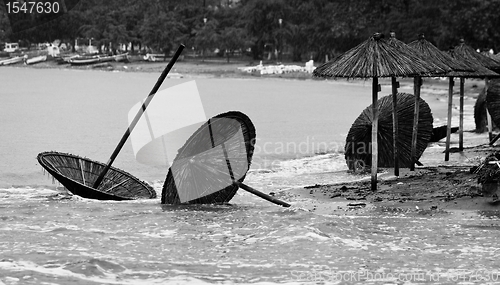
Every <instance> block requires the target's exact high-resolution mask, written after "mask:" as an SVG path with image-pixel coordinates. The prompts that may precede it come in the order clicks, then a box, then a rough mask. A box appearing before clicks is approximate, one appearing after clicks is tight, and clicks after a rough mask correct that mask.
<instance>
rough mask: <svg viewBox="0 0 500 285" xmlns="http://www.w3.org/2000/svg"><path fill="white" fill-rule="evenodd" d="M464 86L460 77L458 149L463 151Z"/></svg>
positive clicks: (463, 81) (463, 79)
mask: <svg viewBox="0 0 500 285" xmlns="http://www.w3.org/2000/svg"><path fill="white" fill-rule="evenodd" d="M464 84H465V78H463V77H460V119H459V120H460V121H459V125H458V149H459V150H460V151H463V150H464Z"/></svg>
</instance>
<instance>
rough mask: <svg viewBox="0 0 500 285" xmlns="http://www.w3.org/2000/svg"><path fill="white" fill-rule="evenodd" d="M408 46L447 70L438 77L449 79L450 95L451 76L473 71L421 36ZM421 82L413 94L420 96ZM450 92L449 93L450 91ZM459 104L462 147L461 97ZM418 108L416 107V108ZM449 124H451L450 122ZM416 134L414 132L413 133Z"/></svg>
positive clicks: (461, 142) (448, 129)
mask: <svg viewBox="0 0 500 285" xmlns="http://www.w3.org/2000/svg"><path fill="white" fill-rule="evenodd" d="M408 46H410V47H412V48H413V49H415V50H417V51H419V52H420V53H421V54H423V55H424V56H425V57H426V58H427V59H429V60H430V61H432V62H434V63H435V64H436V65H438V66H440V67H441V68H443V69H447V70H449V71H448V72H447V73H445V74H439V76H447V77H448V78H449V92H451V93H450V94H453V84H454V82H453V76H459V74H463V72H472V71H474V69H473V68H472V67H470V66H469V65H467V64H466V63H465V62H463V61H459V60H457V59H455V58H453V57H452V56H451V55H449V54H448V53H445V52H443V51H441V50H439V49H438V48H437V47H436V46H434V45H433V44H432V43H430V42H429V41H427V40H426V39H425V37H424V35H423V34H420V35H419V37H418V39H417V40H415V41H413V42H411V43H409V44H408ZM421 83H422V82H421V81H420V80H418V82H416V84H415V94H418V95H420V88H421V85H422V84H421ZM450 90H451V91H450ZM460 102H461V105H460V107H461V109H460V115H461V116H460V125H459V137H460V145H461V146H462V145H463V96H461V97H460ZM451 107H452V106H451V105H450V104H448V108H449V110H448V112H451ZM416 108H418V106H416ZM450 124H451V122H450ZM450 124H448V126H447V132H448V131H449V132H450V133H451V125H450ZM414 133H416V131H415V132H414ZM414 167H415V166H414V164H413V165H412V167H411V169H414Z"/></svg>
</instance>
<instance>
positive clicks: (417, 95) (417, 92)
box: [410, 76, 422, 171]
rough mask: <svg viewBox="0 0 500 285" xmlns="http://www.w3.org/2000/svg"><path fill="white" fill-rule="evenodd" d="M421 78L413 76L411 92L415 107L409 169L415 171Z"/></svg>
mask: <svg viewBox="0 0 500 285" xmlns="http://www.w3.org/2000/svg"><path fill="white" fill-rule="evenodd" d="M421 85H422V78H420V77H419V76H417V77H415V78H413V92H414V93H415V109H414V112H413V131H412V135H411V163H410V170H411V171H415V161H416V160H417V158H416V157H417V137H418V120H419V114H420V86H421Z"/></svg>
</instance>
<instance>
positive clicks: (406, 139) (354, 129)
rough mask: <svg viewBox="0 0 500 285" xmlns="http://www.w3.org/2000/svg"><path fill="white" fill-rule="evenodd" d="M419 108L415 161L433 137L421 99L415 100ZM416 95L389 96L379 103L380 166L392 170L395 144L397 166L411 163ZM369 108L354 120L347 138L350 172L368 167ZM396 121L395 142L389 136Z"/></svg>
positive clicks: (429, 112)
mask: <svg viewBox="0 0 500 285" xmlns="http://www.w3.org/2000/svg"><path fill="white" fill-rule="evenodd" d="M394 97H396V100H397V106H398V110H397V114H396V118H397V120H394V119H393V116H392V115H393V105H394V103H393V102H394V101H393V99H394ZM417 102H418V104H419V105H420V106H419V107H420V108H418V110H419V113H420V114H419V116H418V120H419V121H418V123H417V125H418V142H417V144H416V146H417V148H416V149H417V151H416V159H418V158H419V157H420V156H421V155H422V154H423V152H424V151H425V149H426V148H427V144H428V143H429V140H430V138H431V137H432V133H433V128H432V123H433V118H432V113H431V109H430V107H429V105H428V104H427V103H426V102H425V101H424V100H423V99H421V98H419V100H418V101H417ZM414 105H415V96H413V94H407V93H398V94H397V95H396V96H394V95H392V94H391V95H388V96H385V97H382V98H380V99H379V100H378V102H377V106H378V107H379V110H380V112H379V130H378V141H379V152H380V154H379V159H378V166H379V167H394V163H395V162H394V160H393V154H394V150H395V148H394V142H395V143H396V146H397V150H398V151H399V164H400V166H401V167H410V165H411V164H412V162H413V159H412V150H411V141H412V136H413V110H414V109H415V106H414ZM371 109H372V106H369V107H367V108H366V109H365V110H363V112H362V113H361V114H360V115H359V117H358V118H357V119H356V120H355V121H354V123H353V124H352V126H351V129H349V133H348V134H347V138H346V146H345V151H344V154H345V158H346V161H347V165H348V167H349V169H351V170H356V168H362V167H363V166H367V165H370V160H371V159H370V153H369V152H368V151H367V150H366V146H367V145H369V143H370V131H371V125H372V119H373V118H372V113H371ZM396 121H399V124H400V125H399V130H398V137H397V140H395V139H394V137H393V136H392V135H391V133H392V127H393V122H396Z"/></svg>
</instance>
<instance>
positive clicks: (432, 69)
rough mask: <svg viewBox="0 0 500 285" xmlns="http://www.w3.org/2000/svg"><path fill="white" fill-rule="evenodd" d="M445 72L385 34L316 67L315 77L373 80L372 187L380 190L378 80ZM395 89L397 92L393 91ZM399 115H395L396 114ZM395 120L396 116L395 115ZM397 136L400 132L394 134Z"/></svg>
mask: <svg viewBox="0 0 500 285" xmlns="http://www.w3.org/2000/svg"><path fill="white" fill-rule="evenodd" d="M439 72H443V70H440V69H439V68H437V67H436V66H435V65H433V64H430V63H428V62H426V61H424V60H422V59H421V58H420V57H419V56H418V55H417V54H416V53H414V52H411V51H408V50H406V49H398V48H396V47H394V46H393V45H391V44H389V43H388V42H387V40H385V39H384V36H383V35H382V34H379V33H376V34H374V35H373V36H371V37H370V38H368V40H366V41H364V42H362V43H361V44H359V45H358V46H356V47H354V48H352V49H350V50H349V51H347V52H346V53H345V54H343V55H341V56H340V57H338V58H336V59H334V60H332V61H329V62H326V63H324V64H322V65H320V66H319V67H317V68H316V69H315V70H314V72H313V75H314V76H316V77H344V78H370V77H372V78H373V81H372V118H373V120H372V130H371V133H372V135H371V154H372V160H371V165H372V169H371V174H372V177H371V185H372V187H371V188H372V190H376V189H377V169H378V163H377V161H378V143H377V133H378V107H377V97H378V92H380V85H379V84H378V78H379V77H392V78H393V82H394V78H395V77H411V76H417V75H427V74H433V73H439ZM393 90H394V89H393ZM394 113H396V112H394ZM395 117H396V116H395ZM395 133H397V132H395Z"/></svg>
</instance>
